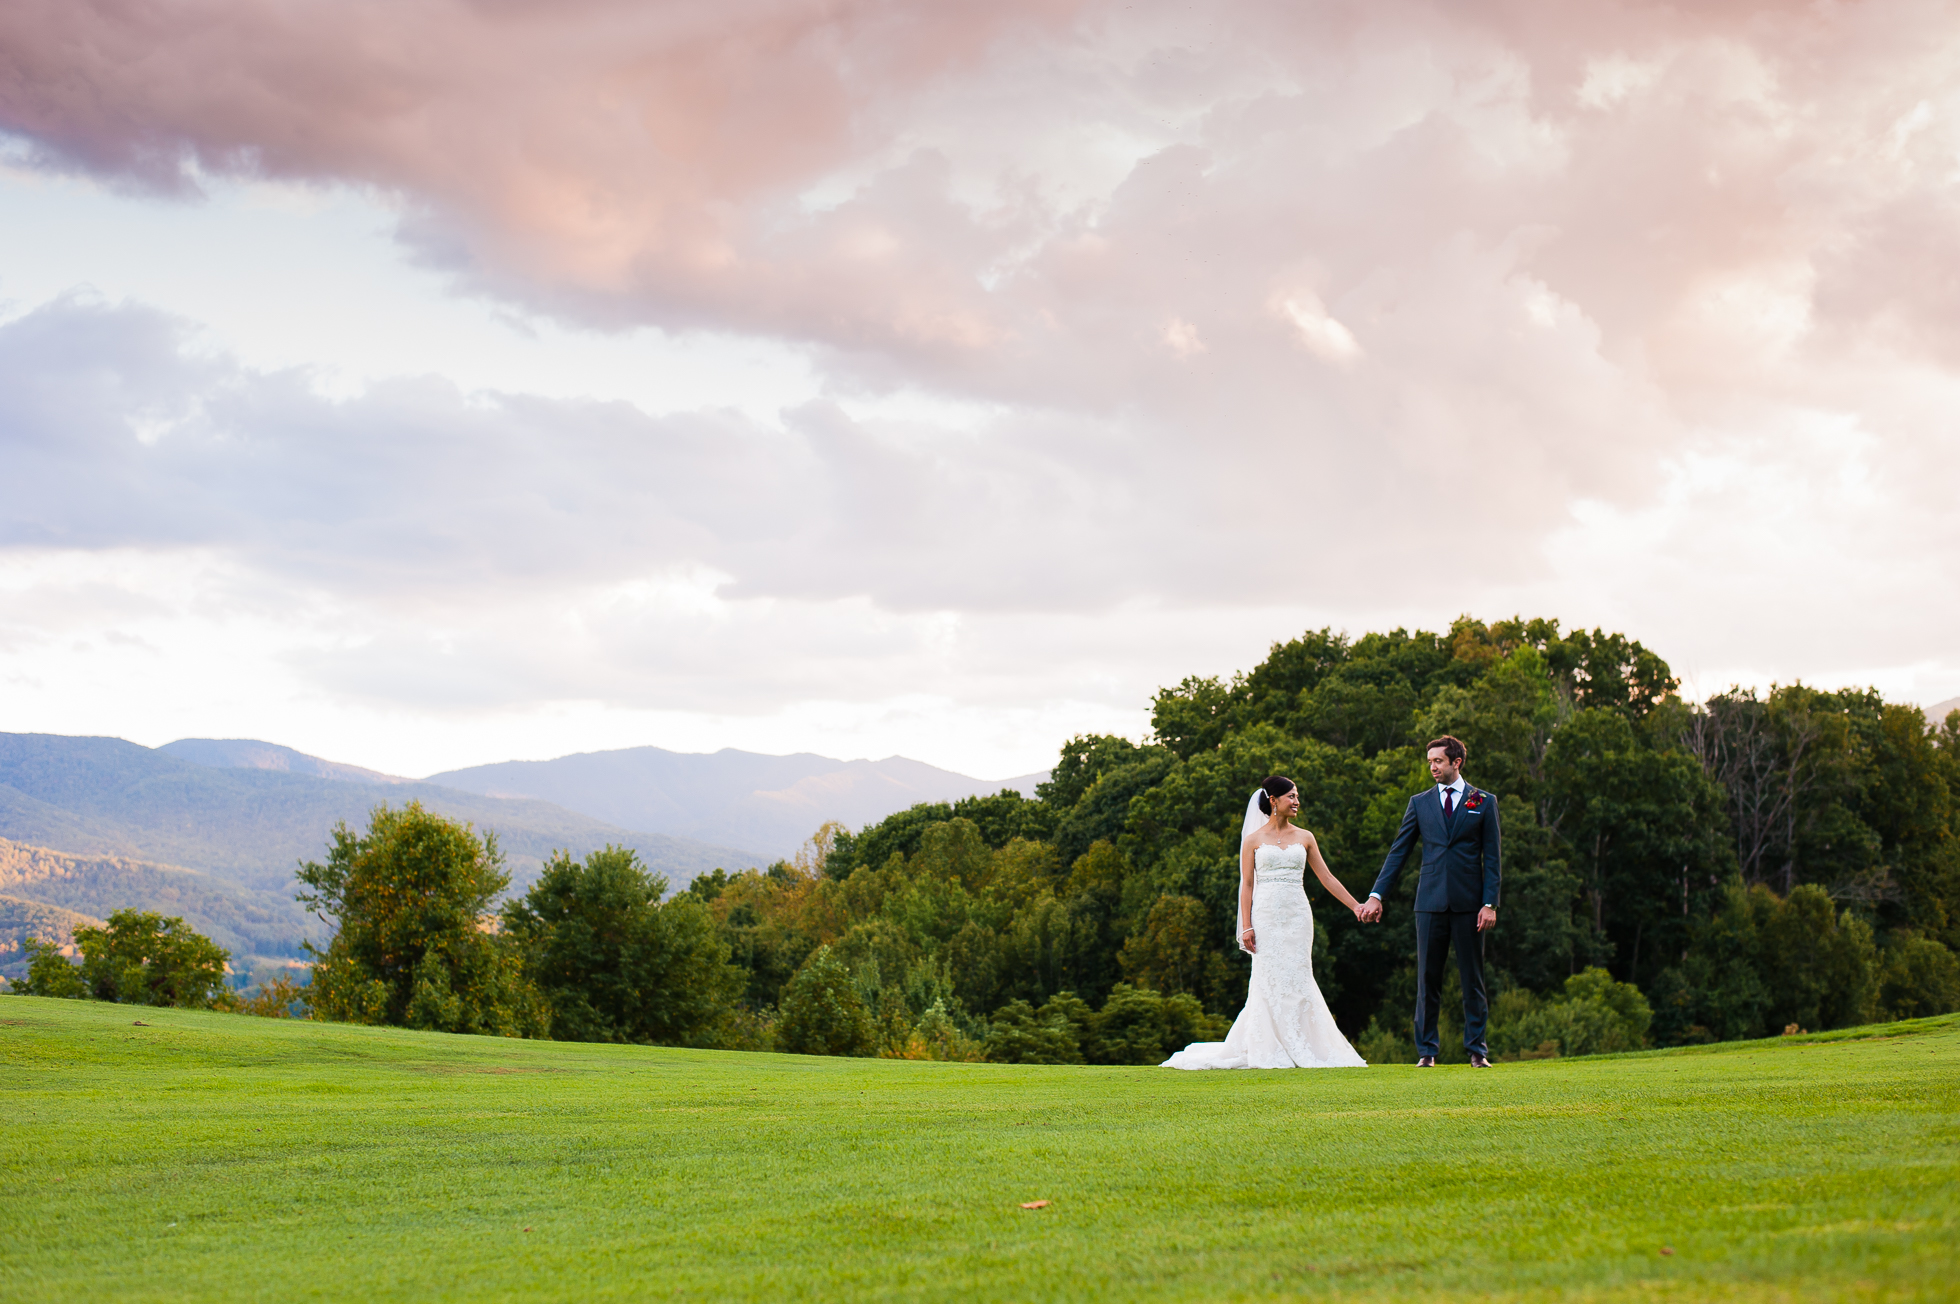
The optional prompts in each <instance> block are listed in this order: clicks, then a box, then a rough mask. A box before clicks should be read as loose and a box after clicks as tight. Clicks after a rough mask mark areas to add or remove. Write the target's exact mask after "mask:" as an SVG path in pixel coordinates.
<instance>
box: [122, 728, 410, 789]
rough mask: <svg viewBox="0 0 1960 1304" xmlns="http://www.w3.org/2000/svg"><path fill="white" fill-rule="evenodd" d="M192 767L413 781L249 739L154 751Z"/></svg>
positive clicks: (192, 742)
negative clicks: (202, 766)
mask: <svg viewBox="0 0 1960 1304" xmlns="http://www.w3.org/2000/svg"><path fill="white" fill-rule="evenodd" d="M157 750H158V751H160V752H163V753H164V754H165V755H168V756H175V757H176V758H177V759H179V760H182V761H189V762H191V763H192V764H193V765H209V766H214V767H217V768H219V769H239V770H283V771H285V772H286V773H288V774H311V775H314V776H316V777H318V778H322V779H345V780H347V781H348V782H349V783H413V782H415V780H413V779H403V778H398V777H396V776H395V775H392V774H382V773H381V772H380V771H378V770H364V769H362V768H361V767H360V766H358V765H343V764H341V763H340V762H339V761H323V760H321V759H320V758H319V757H317V756H308V755H307V754H306V753H305V752H296V751H294V750H293V749H292V748H290V747H281V746H280V745H279V744H278V743H262V742H259V741H258V740H257V739H253V738H179V739H178V740H177V741H176V742H174V743H165V744H164V745H163V746H161V747H159V748H157Z"/></svg>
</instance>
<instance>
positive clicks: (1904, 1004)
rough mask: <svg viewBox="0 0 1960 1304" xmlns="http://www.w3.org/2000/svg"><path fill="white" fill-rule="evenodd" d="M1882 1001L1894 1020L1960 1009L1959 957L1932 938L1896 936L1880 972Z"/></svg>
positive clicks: (1906, 934)
mask: <svg viewBox="0 0 1960 1304" xmlns="http://www.w3.org/2000/svg"><path fill="white" fill-rule="evenodd" d="M1879 1003H1880V1004H1881V1006H1883V1008H1884V1011H1885V1014H1886V1017H1888V1018H1893V1019H1917V1018H1923V1017H1925V1016H1927V1015H1931V1014H1946V1013H1949V1012H1951V1011H1953V1010H1960V957H1957V956H1955V955H1954V954H1953V952H1951V951H1949V950H1947V949H1946V948H1945V947H1944V946H1941V945H1940V944H1939V943H1938V942H1936V941H1934V940H1933V939H1932V938H1930V937H1921V936H1918V935H1917V934H1914V933H1910V932H1907V933H1902V934H1899V935H1895V936H1894V938H1893V939H1892V942H1891V945H1889V946H1887V947H1886V948H1885V957H1884V967H1883V968H1882V969H1881V970H1880V973H1879Z"/></svg>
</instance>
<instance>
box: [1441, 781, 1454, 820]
mask: <svg viewBox="0 0 1960 1304" xmlns="http://www.w3.org/2000/svg"><path fill="white" fill-rule="evenodd" d="M1455 799H1456V789H1455V788H1445V789H1443V818H1444V819H1448V818H1450V816H1452V815H1454V814H1456V800H1455Z"/></svg>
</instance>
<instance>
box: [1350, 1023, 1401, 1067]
mask: <svg viewBox="0 0 1960 1304" xmlns="http://www.w3.org/2000/svg"><path fill="white" fill-rule="evenodd" d="M1354 1049H1355V1051H1356V1052H1357V1053H1358V1054H1359V1055H1360V1056H1361V1058H1362V1059H1364V1060H1367V1061H1368V1062H1369V1063H1370V1064H1413V1063H1415V1062H1416V1044H1415V1041H1414V1039H1413V1038H1410V1037H1401V1036H1397V1035H1396V1034H1395V1033H1393V1032H1390V1031H1389V1030H1388V1029H1386V1028H1384V1027H1382V1023H1381V1019H1380V1018H1379V1017H1377V1018H1373V1019H1370V1020H1368V1027H1367V1030H1366V1031H1364V1032H1363V1033H1362V1034H1361V1039H1360V1040H1359V1041H1357V1042H1355V1043H1354Z"/></svg>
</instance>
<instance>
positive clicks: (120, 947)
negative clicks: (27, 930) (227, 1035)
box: [17, 910, 236, 1009]
mask: <svg viewBox="0 0 1960 1304" xmlns="http://www.w3.org/2000/svg"><path fill="white" fill-rule="evenodd" d="M75 949H76V950H77V951H78V952H80V953H81V963H80V964H79V965H71V964H69V963H68V961H67V960H66V959H65V958H63V956H62V955H61V954H60V952H58V951H57V950H56V949H55V948H54V947H52V946H44V945H41V944H39V943H30V950H31V952H32V954H33V959H32V963H31V964H30V966H29V969H28V976H27V981H26V982H24V983H21V984H18V986H17V990H19V991H20V992H21V994H22V995H26V996H66V997H71V998H73V997H86V998H90V999H93V1000H98V1001H120V1002H122V1003H123V1004H125V1005H172V1006H177V1007H179V1008H182V1009H210V1008H213V1007H218V1008H232V1007H233V1006H234V1005H235V1004H236V1002H235V1001H234V1000H233V999H232V998H231V991H230V989H229V988H228V987H226V986H225V962H226V961H227V960H229V959H230V958H231V957H230V954H229V953H228V952H227V951H226V950H225V949H224V948H223V947H221V946H219V945H218V944H217V943H216V942H213V941H212V940H211V939H210V938H208V937H206V936H204V935H203V934H202V933H199V932H197V931H195V930H194V929H191V928H189V927H186V926H185V924H184V921H183V920H182V919H179V918H177V917H175V916H171V917H168V918H166V917H165V916H163V915H160V914H157V913H156V912H154V911H150V910H118V911H116V912H114V913H113V914H111V915H110V916H109V919H108V922H107V925H106V926H105V927H102V928H94V927H85V928H77V929H76V930H75Z"/></svg>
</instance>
